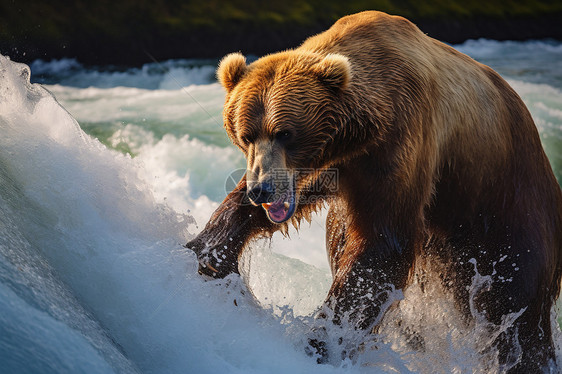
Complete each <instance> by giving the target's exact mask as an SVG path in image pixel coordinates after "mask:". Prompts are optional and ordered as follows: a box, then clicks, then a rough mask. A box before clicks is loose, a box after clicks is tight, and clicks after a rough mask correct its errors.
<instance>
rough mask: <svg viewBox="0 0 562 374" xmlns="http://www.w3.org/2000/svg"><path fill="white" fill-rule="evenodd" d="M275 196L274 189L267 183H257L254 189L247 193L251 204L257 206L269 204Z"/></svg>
mask: <svg viewBox="0 0 562 374" xmlns="http://www.w3.org/2000/svg"><path fill="white" fill-rule="evenodd" d="M274 194H275V188H274V187H273V185H272V184H271V183H269V182H263V183H258V184H257V185H256V186H255V187H254V188H252V189H251V190H249V191H248V198H249V199H250V201H251V202H252V204H254V205H256V206H258V205H260V204H266V203H269V202H270V200H271V198H272V196H273V195H274Z"/></svg>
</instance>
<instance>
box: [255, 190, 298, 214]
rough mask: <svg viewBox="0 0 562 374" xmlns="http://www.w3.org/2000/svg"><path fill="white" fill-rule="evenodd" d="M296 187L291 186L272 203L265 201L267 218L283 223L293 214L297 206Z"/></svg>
mask: <svg viewBox="0 0 562 374" xmlns="http://www.w3.org/2000/svg"><path fill="white" fill-rule="evenodd" d="M296 205H297V204H296V199H295V189H294V188H293V186H291V187H290V188H289V189H288V191H287V192H284V193H282V194H281V196H280V197H279V198H278V199H277V200H275V201H274V202H271V203H263V204H262V205H261V206H262V207H263V209H265V212H266V215H267V218H269V220H270V221H271V222H273V223H283V222H285V221H287V220H288V219H289V218H291V217H292V216H293V213H295V208H296Z"/></svg>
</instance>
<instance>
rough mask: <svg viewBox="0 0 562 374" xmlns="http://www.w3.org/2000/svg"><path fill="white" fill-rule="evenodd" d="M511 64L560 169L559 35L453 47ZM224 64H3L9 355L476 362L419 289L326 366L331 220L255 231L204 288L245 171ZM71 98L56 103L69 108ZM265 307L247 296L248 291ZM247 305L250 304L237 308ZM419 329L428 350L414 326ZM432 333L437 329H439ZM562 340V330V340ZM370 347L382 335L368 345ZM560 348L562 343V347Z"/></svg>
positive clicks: (2, 353)
mask: <svg viewBox="0 0 562 374" xmlns="http://www.w3.org/2000/svg"><path fill="white" fill-rule="evenodd" d="M456 48H458V49H459V50H461V51H462V52H465V53H467V54H469V55H470V56H472V57H473V58H475V59H477V60H479V61H481V62H483V63H486V64H489V65H490V66H492V67H493V68H494V69H496V70H497V71H498V72H500V74H502V75H503V76H504V77H505V78H506V79H507V80H508V82H509V83H510V84H511V85H512V86H513V87H514V89H515V90H516V91H517V92H518V93H519V94H520V95H521V97H522V98H523V100H524V101H525V103H526V104H527V106H528V107H529V109H530V111H531V113H532V115H533V117H534V119H535V122H536V124H537V127H538V129H539V132H540V135H541V139H542V141H543V144H544V146H545V150H546V152H547V154H548V156H549V159H550V161H551V163H552V166H553V169H554V170H555V173H556V175H557V178H558V180H559V181H561V180H562V45H561V44H559V43H553V42H537V41H535V42H496V41H486V40H480V41H470V42H467V43H465V44H463V45H460V46H456ZM215 63H216V61H187V60H186V61H183V60H182V61H179V60H178V61H165V62H162V63H153V64H148V65H145V66H143V67H141V68H135V69H116V68H109V67H102V68H88V67H84V66H82V65H80V64H79V63H78V62H76V61H74V60H62V61H54V62H41V61H37V62H35V63H33V64H32V65H31V80H32V82H39V83H41V84H42V85H43V87H44V88H46V89H47V90H48V91H50V92H51V93H52V95H54V97H55V98H56V100H55V99H54V98H53V97H52V96H51V95H50V94H49V93H48V92H47V91H45V90H44V89H43V88H42V87H41V86H38V85H32V84H29V82H27V79H28V78H29V71H28V70H27V68H26V67H25V66H23V65H18V64H14V63H12V62H10V61H8V60H6V59H4V58H0V75H1V77H0V132H1V134H2V135H1V136H0V191H1V192H0V362H1V363H2V368H3V370H7V371H6V372H20V373H36V372H42V373H79V372H84V373H111V372H115V373H118V372H119V373H121V372H126V373H130V372H146V373H180V372H181V373H185V372H188V373H217V372H220V373H222V372H228V373H332V372H334V373H362V372H374V373H379V372H381V373H388V372H399V373H409V372H424V373H429V372H442V373H451V372H458V373H468V372H473V371H478V370H482V371H483V370H484V369H483V368H488V367H492V368H494V367H496V366H497V365H496V366H494V365H495V361H494V360H495V358H494V357H493V355H492V356H490V357H488V356H486V357H481V355H479V354H478V342H479V335H478V333H479V331H480V330H486V327H487V326H486V325H485V324H481V325H477V326H476V328H475V329H474V331H465V330H463V329H462V327H461V324H459V323H458V320H457V318H458V316H456V314H455V312H454V306H453V305H451V304H450V303H449V302H448V300H447V299H446V298H445V297H443V295H441V294H440V293H439V290H435V291H432V292H433V293H431V296H432V297H431V298H428V297H427V296H422V295H421V293H420V291H419V289H418V288H417V287H415V286H413V287H411V288H410V289H408V290H407V292H405V293H404V298H405V299H404V300H403V302H402V303H401V306H400V308H399V310H398V311H397V313H396V315H391V316H389V317H388V323H387V324H386V325H385V328H384V331H383V332H384V336H385V340H384V341H382V342H379V343H377V349H376V350H372V349H366V350H365V352H363V354H362V355H360V357H359V359H358V361H357V362H354V363H352V362H349V361H342V362H340V363H336V364H334V365H316V364H315V362H314V360H313V359H310V358H309V357H307V356H306V355H305V354H303V351H304V344H305V341H304V340H305V339H304V334H305V333H306V331H307V330H308V326H309V325H310V324H311V323H312V321H311V320H310V318H309V317H308V316H309V315H310V314H311V313H312V312H313V311H314V310H315V309H316V308H317V307H318V306H319V305H320V304H321V302H322V300H323V298H324V296H325V294H326V292H327V290H328V288H329V286H330V272H329V268H328V264H327V260H326V255H325V250H324V236H325V233H324V229H323V220H324V215H323V214H319V215H318V216H317V217H315V219H314V220H313V222H312V224H311V225H310V227H303V229H302V230H301V232H300V233H294V232H293V233H292V234H291V236H292V240H284V239H283V238H281V237H275V238H274V239H273V240H272V242H271V243H268V242H259V243H256V244H254V245H253V246H252V248H251V250H250V251H249V254H248V255H247V256H245V257H244V260H243V270H244V276H245V282H242V281H240V279H239V278H237V277H232V278H230V279H228V280H227V281H224V282H218V281H216V282H204V281H202V280H201V279H200V277H199V276H198V275H197V274H196V268H197V262H196V260H195V258H194V256H193V254H191V253H189V252H188V251H186V250H185V249H183V248H182V244H183V243H185V242H186V241H187V240H188V239H189V238H190V237H192V236H193V235H194V234H196V233H197V232H198V231H199V230H201V228H202V226H203V225H204V224H205V222H206V221H207V220H208V218H209V216H210V214H211V213H212V211H213V210H214V209H215V208H216V207H217V206H218V204H219V203H220V201H222V199H223V198H224V196H225V194H226V191H225V181H227V179H228V176H229V174H230V173H231V172H232V171H234V170H236V169H239V168H243V167H244V165H245V161H244V159H243V157H242V155H241V154H240V152H239V151H238V150H237V149H235V148H234V147H233V146H232V145H231V144H230V143H229V141H228V139H227V137H226V134H225V132H224V130H223V128H222V119H221V109H222V104H223V99H224V94H223V90H222V88H221V87H220V86H219V85H218V84H217V83H216V82H215V80H214V77H213V75H214V64H215ZM59 104H60V105H59ZM247 287H249V288H250V290H251V292H252V293H253V294H254V295H255V296H256V298H257V300H258V304H259V305H258V304H256V303H255V302H254V301H253V299H252V298H251V297H250V296H249V294H250V292H248V291H249V290H248V288H247ZM234 300H236V304H235V303H234ZM393 318H400V319H402V320H403V321H405V322H404V323H405V324H406V325H407V326H412V327H414V326H417V328H418V330H420V331H422V333H423V336H424V338H425V340H426V342H427V349H426V352H416V351H413V350H412V349H411V347H410V346H409V345H408V343H407V339H406V337H405V335H404V334H403V331H404V329H405V328H403V329H400V328H397V327H396V326H395V324H393V323H392V322H393ZM425 327H428V328H425ZM555 338H556V340H557V342H562V339H560V338H559V337H558V336H557V337H555ZM367 346H368V347H369V346H370V345H367ZM558 356H559V357H562V355H560V354H559V355H558Z"/></svg>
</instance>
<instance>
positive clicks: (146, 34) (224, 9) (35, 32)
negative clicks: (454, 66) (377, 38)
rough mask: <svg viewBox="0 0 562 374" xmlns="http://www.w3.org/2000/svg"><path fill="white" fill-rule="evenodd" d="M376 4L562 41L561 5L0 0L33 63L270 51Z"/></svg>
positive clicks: (487, 31)
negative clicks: (68, 59)
mask: <svg viewBox="0 0 562 374" xmlns="http://www.w3.org/2000/svg"><path fill="white" fill-rule="evenodd" d="M364 9H378V10H382V11H386V12H388V13H391V14H398V15H402V16H405V17H407V18H408V19H410V20H412V21H413V22H414V23H416V24H417V25H418V27H419V28H420V29H421V30H422V31H424V32H426V33H427V34H429V35H430V36H432V37H434V38H436V39H439V40H442V41H445V42H449V43H460V42H463V41H465V40H467V39H477V38H489V39H496V40H525V39H543V38H552V39H558V40H562V1H527V0H517V1H514V0H512V1H500V0H490V1H487V2H475V3H474V4H473V3H472V2H470V1H460V0H458V1H457V0H451V1H443V2H440V1H432V2H429V3H422V2H418V1H415V0H400V1H397V0H395V1H377V0H372V1H350V2H347V3H346V4H340V3H339V2H338V1H330V0H326V1H320V0H308V1H296V0H294V1H293V0H286V1H285V2H283V4H280V3H279V4H278V3H274V2H261V1H257V0H252V1H250V0H233V1H219V0H207V1H205V2H204V3H203V2H201V3H199V2H196V1H174V0H153V1H149V0H126V1H108V0H98V1H97V2H95V3H93V4H89V3H88V2H85V1H84V2H82V1H77V2H74V3H72V5H70V4H65V3H64V2H62V1H60V0H51V1H50V2H48V3H47V2H43V1H40V0H18V1H13V0H1V1H0V25H2V26H1V27H0V53H2V54H4V55H8V56H10V57H11V58H12V59H14V60H17V61H23V62H30V61H33V60H35V59H39V58H40V59H43V60H51V59H55V58H62V57H70V58H76V59H78V60H79V61H80V62H82V63H85V64H90V65H104V64H114V65H139V64H142V63H145V62H148V61H151V60H152V59H156V60H165V59H170V58H219V57H221V56H223V55H224V54H226V53H229V52H232V51H242V52H243V53H245V54H254V55H263V54H265V53H268V52H273V51H278V50H282V49H285V48H290V47H294V46H297V45H298V44H300V43H301V42H302V41H303V40H304V39H305V38H307V37H308V36H310V35H313V34H315V33H318V32H321V31H323V30H325V29H326V28H328V27H329V26H330V25H331V24H332V23H333V22H334V21H335V20H337V19H338V18H340V17H341V16H344V15H346V14H351V13H354V12H357V11H360V10H364Z"/></svg>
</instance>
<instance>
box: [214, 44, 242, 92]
mask: <svg viewBox="0 0 562 374" xmlns="http://www.w3.org/2000/svg"><path fill="white" fill-rule="evenodd" d="M245 72H246V57H244V56H243V55H242V54H241V53H231V54H229V55H226V56H225V57H224V58H223V59H222V60H221V62H220V63H219V67H218V69H217V78H218V79H219V82H220V83H221V84H222V86H223V87H224V88H225V89H226V91H227V92H230V91H232V89H233V88H234V87H235V86H236V85H237V84H238V82H239V81H240V78H242V76H243V75H244V73H245Z"/></svg>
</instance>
